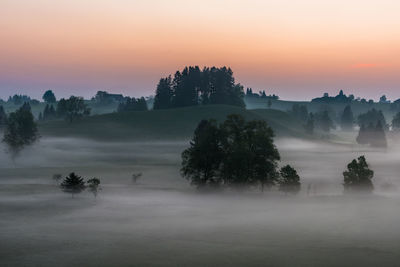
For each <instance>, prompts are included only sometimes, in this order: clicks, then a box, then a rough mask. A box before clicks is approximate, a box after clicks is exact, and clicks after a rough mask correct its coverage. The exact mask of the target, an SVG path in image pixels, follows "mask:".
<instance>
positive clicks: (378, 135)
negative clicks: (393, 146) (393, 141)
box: [370, 121, 387, 147]
mask: <svg viewBox="0 0 400 267" xmlns="http://www.w3.org/2000/svg"><path fill="white" fill-rule="evenodd" d="M371 135H372V136H371V140H370V144H371V146H374V147H387V140H386V134H385V130H384V129H383V126H382V124H381V122H380V121H378V123H377V124H376V127H375V129H374V132H373V133H371Z"/></svg>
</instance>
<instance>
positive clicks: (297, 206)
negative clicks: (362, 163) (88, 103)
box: [0, 138, 400, 266]
mask: <svg viewBox="0 0 400 267" xmlns="http://www.w3.org/2000/svg"><path fill="white" fill-rule="evenodd" d="M187 142H188V141H172V142H167V141H163V142H161V141H157V142H120V143H119V142H107V143H106V142H102V141H101V142H98V141H90V140H84V139H71V138H43V139H42V140H41V141H40V143H38V144H37V145H36V146H35V147H33V148H31V149H28V150H27V151H25V154H24V155H22V156H21V157H20V158H19V159H17V161H16V162H15V164H13V162H12V161H11V160H10V159H9V158H8V157H7V155H5V154H2V155H1V162H0V216H1V220H0V240H1V242H0V265H1V266H55V265H57V266H377V265H380V266H398V262H399V261H400V231H399V225H400V214H399V213H398V207H399V204H400V195H399V191H398V190H397V188H396V186H398V185H399V180H398V175H397V174H398V169H397V168H398V167H397V164H396V155H397V153H398V152H397V151H398V150H397V149H395V148H393V149H391V150H389V151H388V152H385V151H372V150H365V149H361V148H358V147H353V148H351V147H348V146H339V145H329V144H322V143H312V142H310V141H300V140H298V139H278V140H277V146H278V149H279V150H280V152H281V154H282V165H283V164H287V163H289V164H293V165H294V166H295V167H296V168H297V169H298V171H299V174H300V175H301V177H302V191H301V192H300V193H299V194H298V195H296V196H285V195H283V194H281V193H279V192H277V191H276V190H271V191H269V192H265V193H264V194H262V193H260V192H259V191H257V190H255V189H254V190H249V191H246V192H236V191H227V192H222V193H218V194H216V193H214V194H201V193H198V192H196V190H195V189H194V188H192V187H190V185H189V183H188V182H187V181H186V180H185V179H183V178H181V177H180V175H179V166H180V153H181V151H182V150H183V149H184V148H185V147H186V146H187ZM360 154H365V155H366V157H367V160H368V161H369V162H370V163H371V166H372V168H373V169H374V170H375V174H376V175H375V178H374V184H375V189H376V190H375V193H374V194H373V195H370V196H362V195H361V196H344V195H343V187H342V185H341V183H342V180H343V177H342V176H341V172H342V171H343V170H344V168H345V165H346V164H347V163H348V162H349V160H351V159H352V158H355V157H357V156H358V155H360ZM388 166H390V168H388ZM393 166H395V167H393ZM71 171H75V172H77V173H78V174H80V175H82V176H84V177H85V178H91V177H94V176H95V177H98V178H100V179H101V181H102V187H103V189H102V191H101V192H100V193H99V196H98V198H97V199H96V200H95V199H94V197H93V196H92V195H91V194H90V193H89V192H83V193H81V194H79V195H77V196H75V197H74V198H71V196H70V195H68V194H65V193H63V192H61V191H60V189H59V188H58V186H57V184H56V183H55V182H54V181H52V179H51V177H52V174H54V173H62V174H63V175H64V176H65V175H66V174H68V173H69V172H71ZM137 172H142V173H143V177H142V178H141V179H140V180H139V181H138V184H133V183H132V181H131V174H132V173H137ZM388 184H389V185H391V186H389V187H388V186H387V185H388Z"/></svg>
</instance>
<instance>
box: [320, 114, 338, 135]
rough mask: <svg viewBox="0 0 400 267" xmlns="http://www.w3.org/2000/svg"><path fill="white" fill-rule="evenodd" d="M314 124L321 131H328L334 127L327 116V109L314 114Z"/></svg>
mask: <svg viewBox="0 0 400 267" xmlns="http://www.w3.org/2000/svg"><path fill="white" fill-rule="evenodd" d="M315 120H316V125H317V127H318V128H320V129H321V130H322V131H324V132H327V133H329V132H330V130H331V129H334V128H335V125H334V123H333V121H332V119H331V117H330V116H329V112H328V111H327V110H325V111H322V112H320V113H316V114H315Z"/></svg>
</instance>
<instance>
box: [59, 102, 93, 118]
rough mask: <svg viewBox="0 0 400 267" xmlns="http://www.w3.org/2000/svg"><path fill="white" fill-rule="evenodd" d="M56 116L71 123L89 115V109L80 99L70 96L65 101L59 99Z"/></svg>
mask: <svg viewBox="0 0 400 267" xmlns="http://www.w3.org/2000/svg"><path fill="white" fill-rule="evenodd" d="M57 114H58V115H59V116H61V117H64V118H65V119H66V120H68V121H69V122H70V123H72V122H73V121H74V120H76V119H79V118H82V117H83V116H88V115H90V108H89V107H88V106H87V105H86V104H85V101H84V100H83V98H82V97H76V96H71V97H70V98H69V99H67V100H65V99H61V100H60V101H59V102H58V105H57Z"/></svg>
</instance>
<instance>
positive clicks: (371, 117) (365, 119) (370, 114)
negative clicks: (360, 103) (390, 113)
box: [358, 108, 388, 129]
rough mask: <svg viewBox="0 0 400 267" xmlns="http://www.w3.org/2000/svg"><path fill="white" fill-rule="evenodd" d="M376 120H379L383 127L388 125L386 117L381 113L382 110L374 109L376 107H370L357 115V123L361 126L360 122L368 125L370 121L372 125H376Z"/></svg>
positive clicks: (385, 127)
mask: <svg viewBox="0 0 400 267" xmlns="http://www.w3.org/2000/svg"><path fill="white" fill-rule="evenodd" d="M378 121H380V122H381V124H382V126H383V127H384V129H387V128H388V126H387V124H386V119H385V116H384V115H383V112H382V110H379V111H378V110H376V109H374V108H373V109H371V110H368V111H367V112H366V113H363V114H360V115H359V116H358V125H359V126H361V125H362V124H364V125H369V124H370V123H372V124H373V125H376V124H377V123H378Z"/></svg>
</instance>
